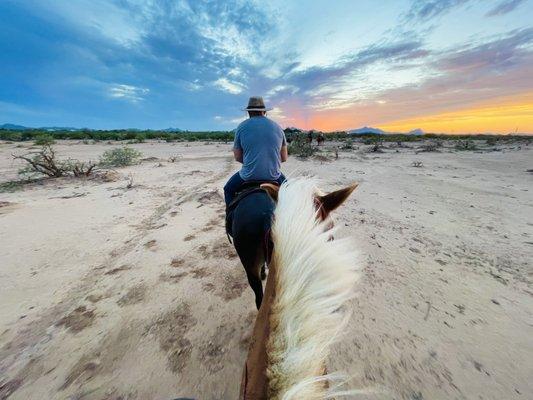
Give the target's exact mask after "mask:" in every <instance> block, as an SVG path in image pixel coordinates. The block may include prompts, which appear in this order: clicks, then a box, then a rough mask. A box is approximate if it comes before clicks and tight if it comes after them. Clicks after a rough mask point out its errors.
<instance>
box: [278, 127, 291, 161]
mask: <svg viewBox="0 0 533 400" xmlns="http://www.w3.org/2000/svg"><path fill="white" fill-rule="evenodd" d="M279 130H280V131H281V136H282V138H283V139H282V141H281V150H280V151H279V155H280V157H281V162H285V161H287V158H289V150H288V149H287V138H286V137H285V132H283V130H282V129H281V128H279Z"/></svg>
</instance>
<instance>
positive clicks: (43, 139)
mask: <svg viewBox="0 0 533 400" xmlns="http://www.w3.org/2000/svg"><path fill="white" fill-rule="evenodd" d="M55 142H56V141H55V140H54V138H53V136H51V135H46V134H44V135H39V136H36V137H35V144H36V145H37V146H44V145H50V144H54V143H55Z"/></svg>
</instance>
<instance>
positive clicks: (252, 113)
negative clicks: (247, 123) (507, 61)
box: [248, 111, 266, 117]
mask: <svg viewBox="0 0 533 400" xmlns="http://www.w3.org/2000/svg"><path fill="white" fill-rule="evenodd" d="M248 115H249V116H250V117H261V116H262V115H266V112H265V111H248Z"/></svg>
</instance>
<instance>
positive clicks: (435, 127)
mask: <svg viewBox="0 0 533 400" xmlns="http://www.w3.org/2000/svg"><path fill="white" fill-rule="evenodd" d="M517 97H518V98H506V99H502V100H501V101H498V99H497V100H496V101H495V104H486V105H480V106H474V107H471V108H466V109H463V110H459V111H453V112H446V113H438V114H432V115H426V116H421V117H417V118H410V119H404V120H398V121H393V122H389V123H386V124H378V125H377V127H379V128H380V129H383V130H385V131H390V132H409V131H410V130H413V129H417V128H420V129H422V130H423V131H424V132H427V133H447V134H461V133H497V134H508V133H515V132H516V133H528V134H533V93H528V94H527V95H525V96H517Z"/></svg>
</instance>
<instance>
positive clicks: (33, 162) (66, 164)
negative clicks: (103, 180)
mask: <svg viewBox="0 0 533 400" xmlns="http://www.w3.org/2000/svg"><path fill="white" fill-rule="evenodd" d="M13 158H14V159H19V160H23V161H25V162H26V166H25V167H23V168H22V169H20V171H19V174H21V175H25V176H28V177H32V176H34V175H36V174H37V175H45V176H49V177H51V178H58V177H60V176H65V175H74V176H76V177H81V176H89V175H91V174H92V172H93V171H94V169H95V167H96V164H94V163H92V162H90V161H89V162H87V163H86V162H82V161H79V160H75V159H71V158H69V159H68V160H58V159H57V158H56V153H55V151H54V148H53V147H52V146H51V145H50V144H44V145H43V146H42V147H41V149H40V150H38V151H35V152H31V153H28V154H25V155H21V156H15V155H13Z"/></svg>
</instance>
